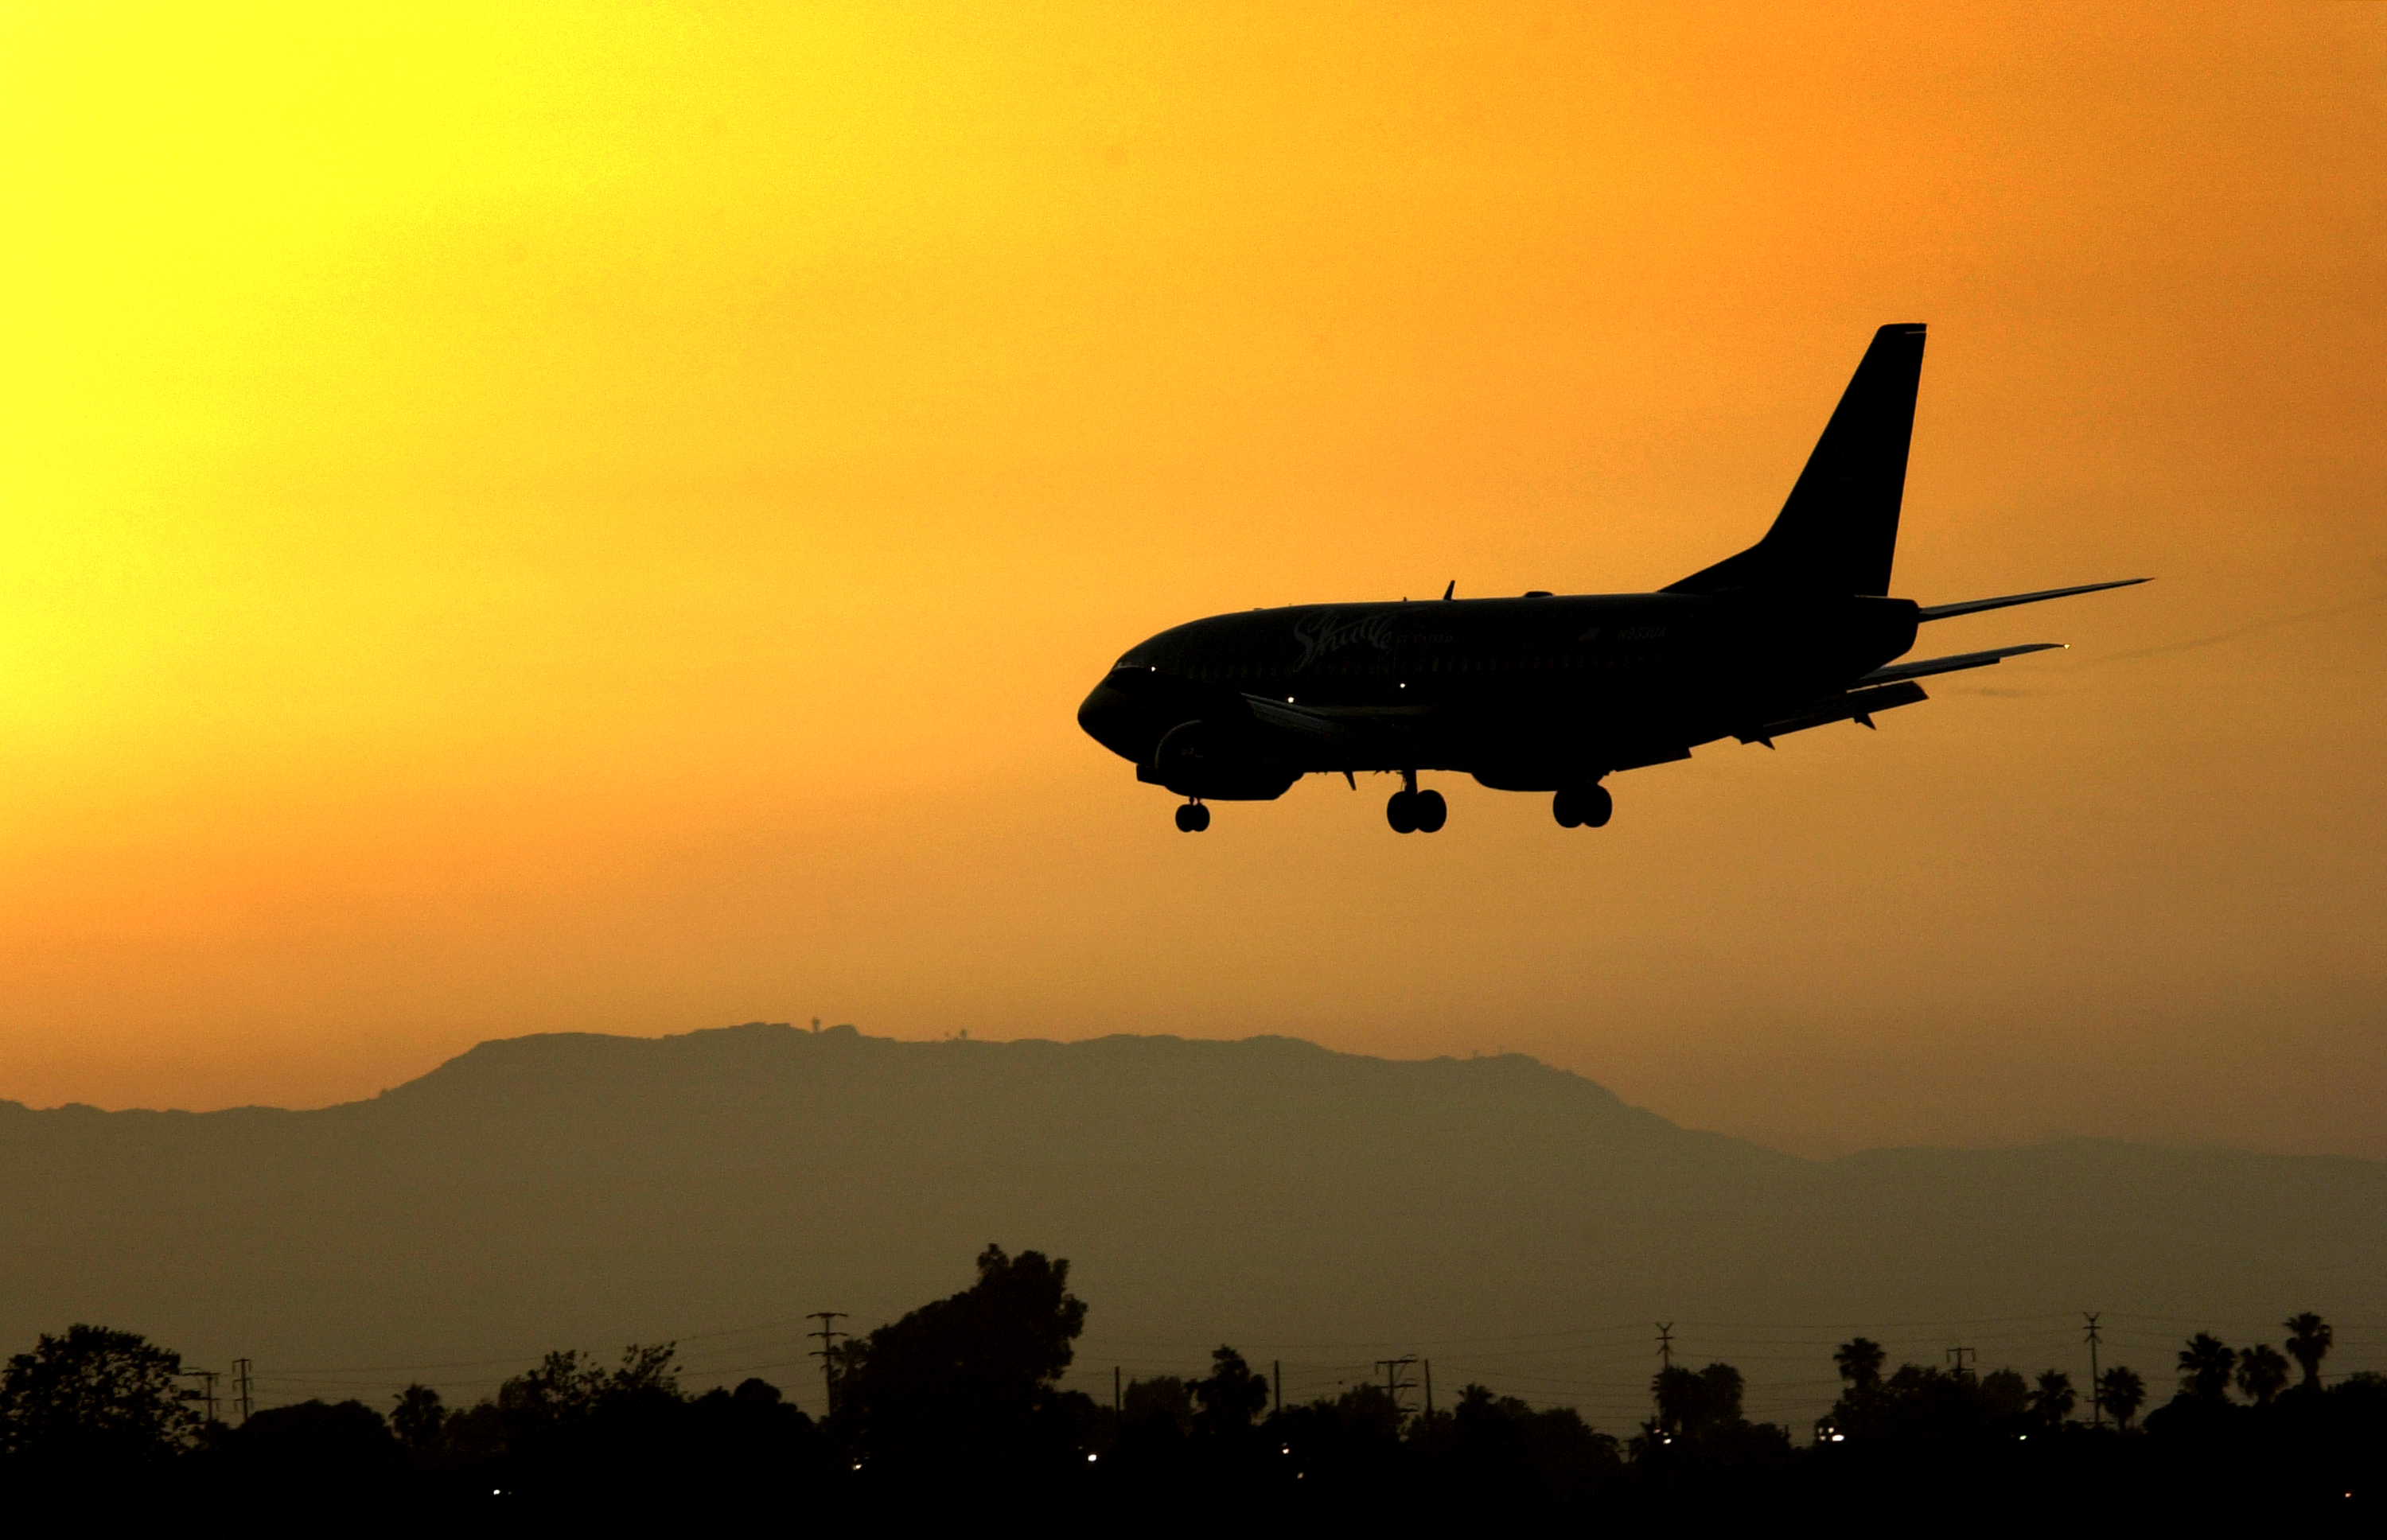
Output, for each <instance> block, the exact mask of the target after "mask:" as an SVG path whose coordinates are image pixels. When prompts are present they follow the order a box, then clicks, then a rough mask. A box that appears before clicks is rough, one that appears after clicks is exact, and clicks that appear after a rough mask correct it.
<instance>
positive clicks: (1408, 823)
mask: <svg viewBox="0 0 2387 1540" xmlns="http://www.w3.org/2000/svg"><path fill="white" fill-rule="evenodd" d="M1417 804H1418V794H1417V793H1416V792H1414V791H1396V792H1394V793H1393V800H1392V801H1391V802H1386V803H1385V804H1384V822H1386V823H1388V824H1390V825H1392V826H1393V832H1394V833H1395V834H1415V833H1416V832H1417V830H1418V805H1417Z"/></svg>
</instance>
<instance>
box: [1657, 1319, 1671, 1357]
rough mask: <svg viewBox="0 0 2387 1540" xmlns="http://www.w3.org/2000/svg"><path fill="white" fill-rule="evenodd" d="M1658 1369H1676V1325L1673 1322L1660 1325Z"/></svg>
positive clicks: (1661, 1322) (1666, 1321) (1669, 1321)
mask: <svg viewBox="0 0 2387 1540" xmlns="http://www.w3.org/2000/svg"><path fill="white" fill-rule="evenodd" d="M1658 1367H1659V1368H1660V1369H1672V1368H1673V1367H1674V1323H1673V1321H1671V1320H1661V1321H1660V1322H1659V1323H1658Z"/></svg>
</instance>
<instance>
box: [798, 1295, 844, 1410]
mask: <svg viewBox="0 0 2387 1540" xmlns="http://www.w3.org/2000/svg"><path fill="white" fill-rule="evenodd" d="M804 1319H806V1320H816V1321H819V1322H820V1330H819V1331H817V1332H805V1333H804V1335H806V1336H808V1337H817V1338H819V1339H820V1345H819V1346H818V1347H816V1348H815V1349H813V1351H812V1355H811V1356H812V1357H815V1358H818V1359H819V1360H820V1361H821V1396H822V1399H823V1400H824V1401H825V1402H826V1403H827V1406H826V1407H825V1409H824V1410H823V1411H822V1413H821V1415H822V1416H823V1417H831V1416H835V1415H836V1413H837V1339H838V1338H840V1337H844V1338H846V1339H847V1340H848V1341H851V1340H852V1337H853V1333H852V1332H840V1331H839V1330H838V1329H837V1323H838V1322H839V1321H840V1320H843V1319H846V1312H844V1311H843V1310H815V1311H814V1312H813V1313H812V1314H810V1315H808V1316H806V1317H805V1318H804Z"/></svg>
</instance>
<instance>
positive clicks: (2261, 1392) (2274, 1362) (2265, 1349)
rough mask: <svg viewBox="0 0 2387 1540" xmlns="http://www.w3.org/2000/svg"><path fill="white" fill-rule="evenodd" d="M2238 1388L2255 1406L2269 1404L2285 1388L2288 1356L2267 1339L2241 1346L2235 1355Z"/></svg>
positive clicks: (2286, 1385) (2286, 1384) (2286, 1386)
mask: <svg viewBox="0 0 2387 1540" xmlns="http://www.w3.org/2000/svg"><path fill="white" fill-rule="evenodd" d="M2238 1388H2239V1390H2240V1391H2242V1392H2243V1393H2244V1395H2245V1396H2246V1399H2248V1400H2249V1401H2252V1402H2254V1404H2255V1405H2256V1406H2259V1407H2267V1406H2269V1405H2270V1404H2271V1403H2272V1402H2273V1401H2274V1400H2276V1399H2277V1398H2278V1397H2279V1394H2280V1392H2281V1391H2283V1390H2285V1389H2287V1388H2288V1360H2287V1359H2286V1358H2285V1357H2281V1356H2280V1350H2279V1349H2278V1348H2276V1347H2273V1346H2272V1345H2271V1344H2269V1343H2264V1342H2258V1343H2256V1344H2254V1346H2252V1347H2249V1348H2246V1349H2244V1350H2243V1351H2242V1352H2241V1353H2240V1354H2239V1355H2238Z"/></svg>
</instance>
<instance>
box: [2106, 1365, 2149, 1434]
mask: <svg viewBox="0 0 2387 1540" xmlns="http://www.w3.org/2000/svg"><path fill="white" fill-rule="evenodd" d="M2146 1404H2147V1382H2145V1381H2144V1380H2141V1379H2140V1378H2139V1376H2138V1373H2137V1371H2136V1370H2129V1369H2125V1368H2124V1367H2123V1366H2121V1365H2120V1364H2115V1366H2114V1367H2113V1368H2111V1369H2109V1370H2106V1371H2105V1372H2104V1373H2103V1374H2100V1375H2099V1376H2097V1405H2099V1406H2100V1407H2104V1408H2105V1410H2106V1411H2107V1412H2108V1413H2110V1414H2111V1415H2112V1417H2113V1419H2114V1420H2115V1421H2116V1422H2118V1423H2120V1424H2121V1425H2122V1426H2123V1427H2125V1428H2127V1427H2128V1426H2129V1425H2130V1419H2132V1418H2134V1417H2136V1416H2138V1415H2139V1408H2140V1407H2143V1406H2145V1405H2146Z"/></svg>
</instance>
